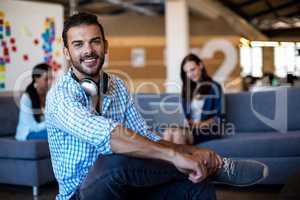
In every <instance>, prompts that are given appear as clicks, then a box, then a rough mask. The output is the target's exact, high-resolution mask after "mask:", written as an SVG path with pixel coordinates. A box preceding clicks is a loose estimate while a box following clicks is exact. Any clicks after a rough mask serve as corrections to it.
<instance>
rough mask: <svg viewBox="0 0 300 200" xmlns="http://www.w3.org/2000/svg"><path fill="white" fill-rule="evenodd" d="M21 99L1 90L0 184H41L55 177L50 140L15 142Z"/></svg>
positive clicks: (36, 191) (36, 188)
mask: <svg viewBox="0 0 300 200" xmlns="http://www.w3.org/2000/svg"><path fill="white" fill-rule="evenodd" d="M17 104H18V100H15V99H14V97H13V95H12V94H11V93H0V123H1V125H0V183H5V184H14V185H24V186H31V187H33V195H37V194H38V187H39V186H41V185H43V184H46V183H48V182H50V181H53V180H54V174H53V171H52V166H51V160H50V154H49V148H48V142H47V141H42V140H37V141H16V140H15V139H14V136H15V130H16V126H17V123H18V113H19V107H18V105H17Z"/></svg>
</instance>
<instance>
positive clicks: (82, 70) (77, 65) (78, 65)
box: [71, 53, 105, 77]
mask: <svg viewBox="0 0 300 200" xmlns="http://www.w3.org/2000/svg"><path fill="white" fill-rule="evenodd" d="M86 59H99V65H98V66H97V70H96V71H94V72H88V71H87V70H86V69H85V67H84V66H83V65H82V63H83V62H84V60H86ZM104 60H105V56H104V54H100V55H97V54H96V53H91V54H90V55H87V56H84V57H81V58H80V59H79V63H75V62H74V61H73V59H72V57H71V64H72V65H73V67H74V68H75V69H76V70H77V71H79V72H80V73H82V74H84V75H87V76H89V77H94V76H96V75H98V74H99V72H100V70H101V69H102V66H103V64H104Z"/></svg>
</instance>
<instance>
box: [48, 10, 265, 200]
mask: <svg viewBox="0 0 300 200" xmlns="http://www.w3.org/2000/svg"><path fill="white" fill-rule="evenodd" d="M63 41H64V46H65V47H64V54H65V57H66V59H67V60H68V61H69V62H70V64H71V66H70V68H69V70H68V71H67V72H66V73H65V74H64V75H63V76H62V77H61V78H60V80H59V81H58V82H57V84H56V85H55V86H54V87H52V89H51V90H50V92H49V93H48V96H47V105H46V124H47V130H48V140H49V147H50V153H51V159H52V165H53V169H54V173H55V177H56V179H57V181H58V184H59V194H58V195H57V197H56V199H57V200H67V199H83V200H86V199H91V200H97V199H101V200H106V199H107V200H111V199H141V198H143V199H149V200H150V199H155V200H159V199H172V200H173V199H199V200H201V199H203V200H204V199H205V200H211V199H212V200H213V199H215V198H216V197H215V191H214V188H213V185H212V184H211V183H209V182H208V181H207V177H209V176H214V175H217V176H216V177H219V179H218V180H217V181H221V182H222V181H224V179H225V181H228V177H227V176H223V175H224V174H225V173H227V172H229V171H234V168H233V162H228V161H227V160H224V159H223V160H222V158H221V157H220V156H219V155H217V154H216V153H215V152H213V151H211V150H208V149H204V148H197V147H193V146H188V145H179V144H173V143H170V142H167V141H163V140H162V139H161V138H160V137H159V136H157V135H156V134H154V133H152V132H151V131H150V130H149V129H148V127H147V125H146V123H145V120H144V119H143V118H142V117H141V115H140V114H139V112H138V111H137V110H136V108H135V105H134V103H133V101H132V98H131V96H130V95H129V94H128V91H127V89H126V87H125V85H124V83H123V81H122V80H120V79H119V78H118V77H116V76H113V75H110V74H107V73H105V72H103V70H102V66H103V63H104V57H105V54H106V53H107V49H108V43H107V40H106V39H105V35H104V30H103V27H102V26H101V24H100V23H99V22H98V20H97V17H96V16H95V15H91V14H86V13H79V14H76V15H73V16H71V17H70V18H69V19H67V20H66V22H65V24H64V29H63ZM225 164H226V165H225ZM258 167H262V168H257V166H256V169H258V170H256V171H255V172H257V173H256V174H255V173H253V174H251V177H250V179H249V180H247V181H249V182H247V183H253V182H255V181H257V180H258V179H260V178H262V177H263V174H262V172H263V169H264V166H263V165H258ZM247 169H248V168H247ZM224 177H225V178H224ZM248 177H249V176H248Z"/></svg>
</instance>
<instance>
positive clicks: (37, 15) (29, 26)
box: [0, 0, 63, 91]
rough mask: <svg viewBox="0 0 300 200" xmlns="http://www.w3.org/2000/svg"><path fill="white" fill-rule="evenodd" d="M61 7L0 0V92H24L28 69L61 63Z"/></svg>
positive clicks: (28, 79)
mask: <svg viewBox="0 0 300 200" xmlns="http://www.w3.org/2000/svg"><path fill="white" fill-rule="evenodd" d="M62 26H63V7H62V6H60V5H56V4H46V3H37V2H29V1H16V0H1V1H0V45H1V46H0V91H7V90H24V88H25V86H26V85H27V84H28V83H29V82H30V81H31V69H32V67H33V66H34V65H36V64H37V63H40V62H48V63H49V64H51V65H52V66H53V68H54V69H55V70H58V69H59V68H60V67H61V65H62V64H63V55H62V41H61V39H60V36H61V32H62Z"/></svg>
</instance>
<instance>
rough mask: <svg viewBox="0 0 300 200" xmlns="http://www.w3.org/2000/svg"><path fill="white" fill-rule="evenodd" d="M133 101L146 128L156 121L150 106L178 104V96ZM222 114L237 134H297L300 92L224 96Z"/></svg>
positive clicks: (147, 96)
mask: <svg viewBox="0 0 300 200" xmlns="http://www.w3.org/2000/svg"><path fill="white" fill-rule="evenodd" d="M133 97H134V101H135V104H136V106H137V108H138V110H139V111H140V113H141V114H142V116H143V117H144V118H145V119H146V121H147V123H148V125H149V126H152V125H153V124H152V123H153V118H154V117H155V115H154V114H153V113H151V111H152V110H151V107H150V103H153V102H161V101H164V102H177V103H178V104H181V97H180V95H179V94H170V93H169V94H168V93H163V94H149V93H146V94H145V93H139V94H134V95H133ZM225 110H226V121H227V123H231V124H232V125H233V126H234V130H235V131H236V132H264V131H265V132H269V131H272V132H274V131H277V132H286V131H296V130H300V88H297V87H291V88H274V90H271V91H260V92H240V93H232V94H226V95H225ZM170 117H172V116H170ZM162 123H163V122H162ZM230 127H232V126H230Z"/></svg>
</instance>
